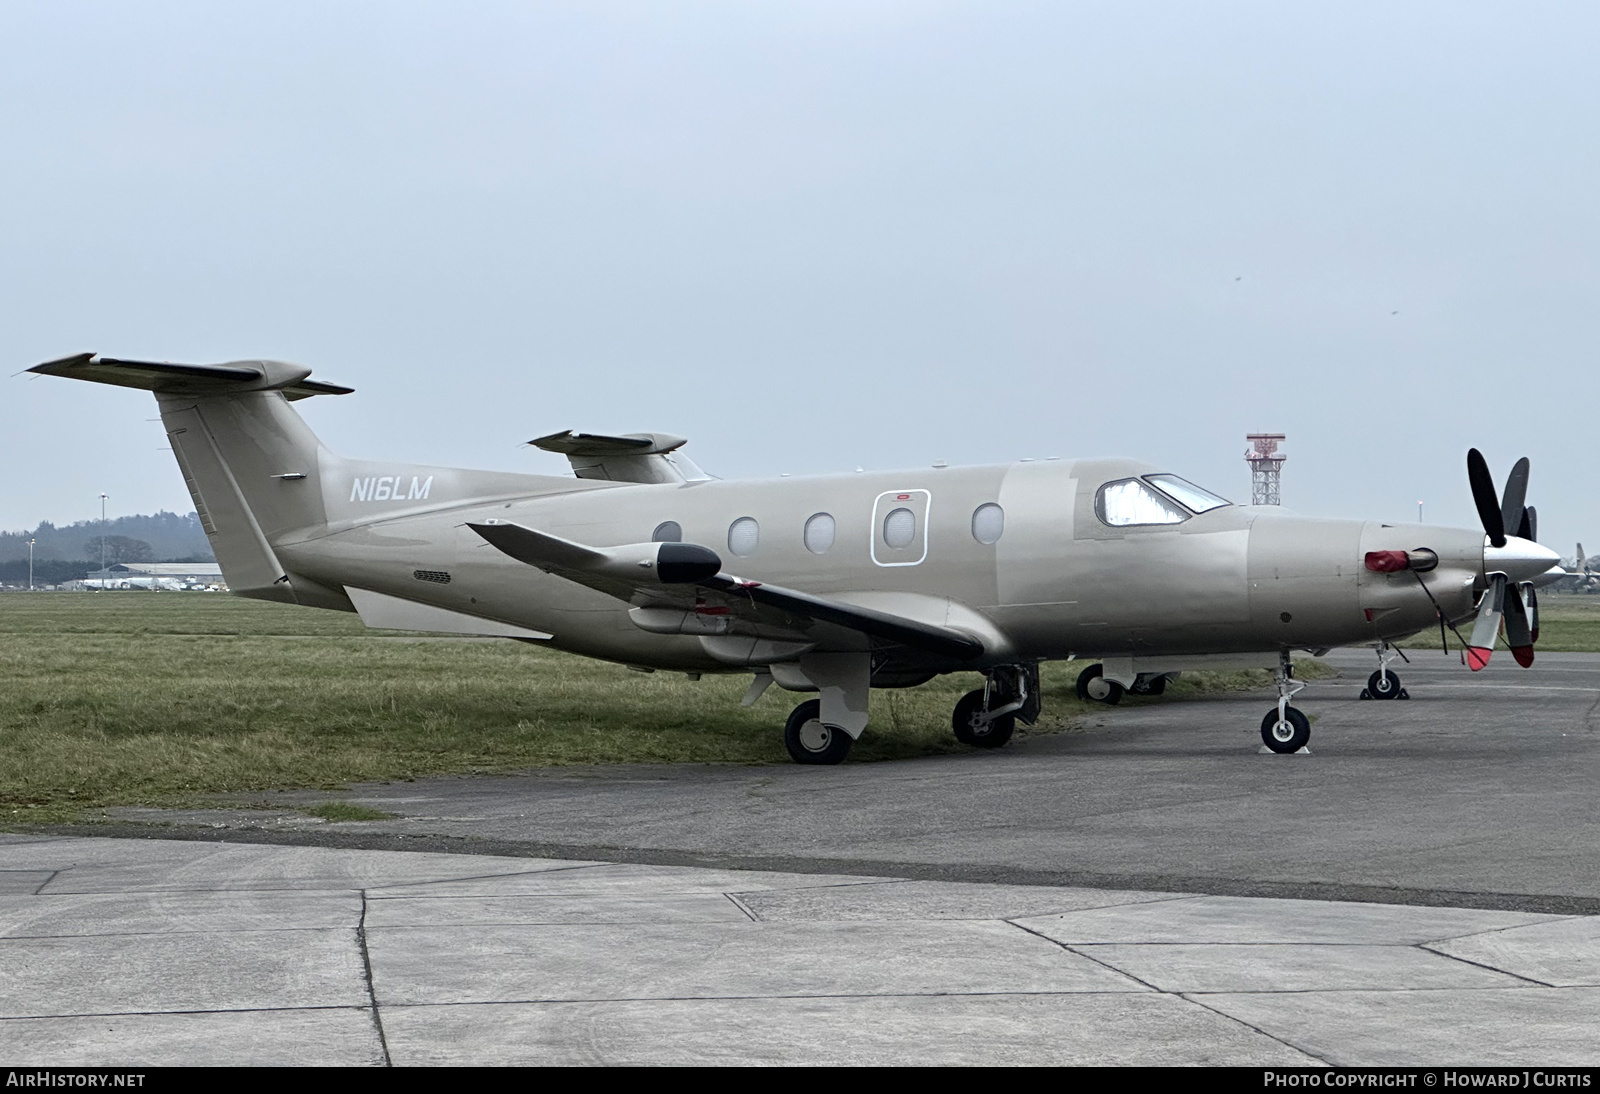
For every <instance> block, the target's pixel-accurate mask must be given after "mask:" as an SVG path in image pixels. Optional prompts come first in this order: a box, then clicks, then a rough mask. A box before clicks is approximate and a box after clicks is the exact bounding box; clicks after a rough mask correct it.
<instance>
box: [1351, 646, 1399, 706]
mask: <svg viewBox="0 0 1600 1094" xmlns="http://www.w3.org/2000/svg"><path fill="white" fill-rule="evenodd" d="M1376 649H1377V651H1378V671H1377V672H1375V673H1373V674H1372V675H1371V676H1369V677H1367V686H1366V688H1365V689H1364V690H1363V691H1362V692H1361V698H1363V699H1409V698H1411V693H1410V692H1409V691H1407V690H1406V689H1405V688H1403V687H1401V686H1400V677H1398V676H1396V675H1395V674H1394V673H1392V672H1390V671H1389V665H1390V663H1391V662H1393V661H1394V660H1395V658H1397V657H1404V656H1405V655H1404V654H1402V653H1401V652H1400V651H1399V650H1397V649H1392V648H1390V646H1389V643H1387V642H1379V643H1378V644H1377V647H1376Z"/></svg>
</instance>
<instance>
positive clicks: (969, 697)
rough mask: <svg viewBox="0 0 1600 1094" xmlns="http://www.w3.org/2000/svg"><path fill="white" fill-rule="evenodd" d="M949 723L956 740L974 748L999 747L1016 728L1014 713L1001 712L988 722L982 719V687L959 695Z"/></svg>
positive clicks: (1008, 738)
mask: <svg viewBox="0 0 1600 1094" xmlns="http://www.w3.org/2000/svg"><path fill="white" fill-rule="evenodd" d="M950 724H951V725H952V726H954V727H955V731H956V740H958V741H960V742H961V743H962V744H964V745H972V746H973V747H974V748H999V747H1000V746H1001V745H1003V744H1005V743H1006V742H1007V741H1009V740H1011V734H1012V732H1013V731H1015V730H1016V728H1017V716H1016V715H1015V714H1002V715H1000V717H998V718H994V719H991V720H990V721H988V722H984V721H983V689H982V688H979V689H978V690H977V691H969V692H967V693H966V694H965V695H963V696H962V697H961V701H960V702H959V703H957V704H956V712H955V714H953V715H952V716H951V718H950Z"/></svg>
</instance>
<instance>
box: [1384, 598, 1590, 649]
mask: <svg viewBox="0 0 1600 1094" xmlns="http://www.w3.org/2000/svg"><path fill="white" fill-rule="evenodd" d="M1461 633H1462V635H1463V636H1465V637H1469V638H1470V637H1471V635H1472V628H1471V627H1470V626H1465V627H1462V628H1461ZM1400 645H1401V646H1402V647H1403V648H1405V649H1408V650H1411V649H1418V650H1436V649H1438V648H1439V628H1438V627H1434V628H1433V629H1432V630H1428V631H1423V632H1422V633H1421V634H1418V635H1416V636H1415V637H1413V638H1408V639H1406V640H1405V641H1404V642H1402V643H1400ZM1460 647H1461V642H1460V640H1458V639H1457V638H1456V636H1455V635H1454V634H1451V635H1450V648H1451V649H1452V650H1456V649H1459V648H1460ZM1498 648H1500V649H1504V648H1505V640H1504V638H1502V639H1501V640H1500V642H1499V643H1498ZM1538 650H1539V652H1541V653H1549V652H1556V653H1595V652H1600V596H1593V595H1582V594H1573V593H1568V594H1565V595H1557V594H1554V593H1544V594H1542V595H1541V596H1540V597H1539V644H1538Z"/></svg>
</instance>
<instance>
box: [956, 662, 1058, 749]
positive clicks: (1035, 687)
mask: <svg viewBox="0 0 1600 1094" xmlns="http://www.w3.org/2000/svg"><path fill="white" fill-rule="evenodd" d="M1039 705H1040V703H1039V666H1037V665H1002V666H999V667H997V668H994V669H990V670H989V672H988V673H987V674H986V679H985V680H984V684H983V687H981V688H979V689H978V690H977V691H969V692H967V693H966V694H965V695H963V696H962V697H961V701H960V702H958V703H957V704H956V709H955V713H954V714H953V715H951V717H950V724H951V726H952V728H954V730H955V733H956V740H958V741H960V742H961V743H962V744H965V745H972V746H973V747H974V748H999V747H1001V746H1002V745H1004V744H1005V743H1006V742H1007V741H1009V740H1011V734H1012V733H1013V732H1014V731H1015V730H1016V728H1017V719H1019V718H1020V719H1022V721H1023V722H1024V723H1025V724H1027V725H1032V724H1033V723H1034V720H1035V719H1036V718H1038V716H1039Z"/></svg>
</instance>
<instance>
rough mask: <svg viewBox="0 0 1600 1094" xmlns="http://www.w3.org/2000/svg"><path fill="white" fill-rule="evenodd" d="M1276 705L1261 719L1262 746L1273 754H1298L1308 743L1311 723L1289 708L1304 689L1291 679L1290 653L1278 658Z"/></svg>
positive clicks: (1292, 672) (1292, 673)
mask: <svg viewBox="0 0 1600 1094" xmlns="http://www.w3.org/2000/svg"><path fill="white" fill-rule="evenodd" d="M1277 684H1278V705H1277V706H1275V707H1273V708H1272V709H1271V710H1269V711H1267V715H1266V717H1265V718H1262V719H1261V743H1262V744H1264V745H1266V746H1267V747H1268V748H1269V749H1271V750H1272V751H1273V752H1277V753H1280V754H1282V753H1289V752H1299V751H1300V750H1301V749H1302V748H1304V747H1306V744H1307V743H1308V742H1309V741H1310V740H1311V720H1310V719H1309V718H1307V717H1306V716H1305V715H1304V714H1302V713H1301V712H1300V711H1298V710H1296V709H1295V708H1294V707H1292V706H1290V705H1289V700H1290V699H1292V698H1294V697H1295V696H1296V695H1298V694H1300V691H1301V690H1302V689H1303V688H1304V687H1305V685H1304V684H1302V683H1300V682H1299V681H1298V680H1296V679H1295V678H1294V665H1293V664H1292V663H1291V662H1290V661H1289V651H1288V650H1284V651H1283V652H1281V653H1280V654H1278V672H1277Z"/></svg>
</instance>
